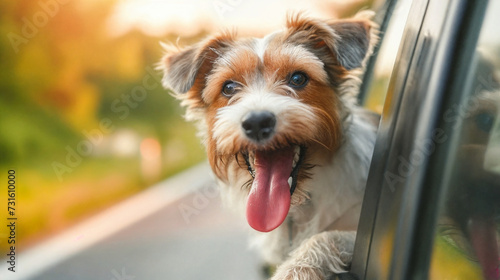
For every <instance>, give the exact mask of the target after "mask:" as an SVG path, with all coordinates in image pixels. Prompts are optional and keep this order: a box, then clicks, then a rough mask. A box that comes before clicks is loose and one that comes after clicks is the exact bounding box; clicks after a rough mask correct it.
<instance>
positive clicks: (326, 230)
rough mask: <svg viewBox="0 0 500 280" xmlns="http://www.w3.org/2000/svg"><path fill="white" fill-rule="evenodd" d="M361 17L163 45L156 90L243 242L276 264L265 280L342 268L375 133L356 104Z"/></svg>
mask: <svg viewBox="0 0 500 280" xmlns="http://www.w3.org/2000/svg"><path fill="white" fill-rule="evenodd" d="M371 15H372V13H371V12H368V11H366V12H361V13H359V14H358V15H357V16H355V17H354V18H351V19H343V20H336V21H332V22H326V21H322V20H316V19H311V18H307V17H304V16H302V15H301V14H298V15H294V16H290V17H289V18H288V21H287V24H286V27H285V28H284V29H283V30H280V31H277V32H274V33H272V34H269V35H267V36H265V37H264V38H244V39H238V38H236V35H235V34H234V33H230V32H223V33H221V34H219V35H217V36H213V37H209V38H208V39H206V40H204V41H202V42H200V43H198V44H196V45H194V46H191V47H187V48H185V49H178V48H176V47H169V46H165V47H166V48H167V54H166V55H165V56H164V57H163V59H162V61H161V65H160V68H161V69H162V70H163V71H164V78H163V82H164V86H165V87H166V88H169V89H172V90H173V91H174V92H175V96H176V97H178V98H179V99H181V100H182V105H184V106H186V107H187V113H186V118H187V119H188V120H192V121H195V122H196V123H197V124H198V125H199V131H200V136H201V138H202V139H203V141H204V144H205V145H206V149H207V154H208V159H209V162H210V165H211V167H212V170H213V172H214V174H215V176H216V178H217V181H218V183H219V185H220V188H221V191H222V192H223V194H224V198H225V201H226V202H227V204H228V205H229V206H231V207H233V208H235V209H237V210H239V211H241V213H242V214H243V215H244V214H245V210H246V216H247V220H248V222H249V224H250V225H251V226H252V227H254V228H255V229H257V230H258V231H254V237H253V240H252V243H253V244H254V245H255V246H256V247H258V248H259V249H260V252H261V253H262V256H263V258H264V259H265V260H266V261H267V262H269V263H270V264H275V265H279V267H278V269H277V272H276V274H275V275H274V277H273V279H300V280H307V279H328V278H329V277H330V276H331V275H333V274H335V273H341V272H345V271H346V270H347V269H348V267H349V264H350V261H351V256H352V251H353V247H354V239H355V230H356V228H357V223H358V219H359V214H360V207H361V202H362V198H363V192H364V185H365V181H366V178H367V174H368V168H369V163H370V160H371V155H372V150H373V146H374V142H375V134H376V125H377V116H375V115H373V114H370V113H368V112H366V111H364V110H362V109H360V108H359V107H357V106H356V104H355V97H356V95H357V91H358V86H359V83H360V79H359V74H360V72H361V69H362V67H363V65H364V62H365V60H366V58H367V57H368V56H369V54H370V53H371V49H372V47H373V45H374V43H375V41H376V35H374V34H375V33H376V30H375V29H376V28H375V26H374V24H373V23H372V22H371V21H370V20H369V18H370V17H371ZM263 112H264V113H263ZM262 115H265V116H264V117H262ZM256 116H257V117H256ZM256 118H257V119H259V118H266V119H265V121H261V122H259V121H258V120H257V121H256V120H255V119H256ZM248 119H251V122H250V123H251V124H255V123H257V128H255V127H252V125H248ZM245 123H246V124H245ZM291 158H293V163H292V159H291ZM281 159H283V160H281ZM259 172H260V173H261V174H259ZM286 172H290V175H288V173H286ZM293 172H295V175H292V174H293ZM264 173H265V174H264ZM268 173H270V174H268ZM285 173H286V177H287V178H288V176H290V178H291V179H289V180H288V182H287V181H286V180H285V182H287V184H288V185H286V190H287V191H288V192H291V191H290V189H291V188H292V185H295V186H296V188H295V190H294V191H293V193H292V194H291V196H290V194H288V195H287V194H286V192H285V191H284V189H285V187H284V183H283V174H285ZM263 174H264V175H263ZM276 178H278V179H276ZM273 180H274V181H273ZM287 204H288V205H287ZM273 211H276V212H273Z"/></svg>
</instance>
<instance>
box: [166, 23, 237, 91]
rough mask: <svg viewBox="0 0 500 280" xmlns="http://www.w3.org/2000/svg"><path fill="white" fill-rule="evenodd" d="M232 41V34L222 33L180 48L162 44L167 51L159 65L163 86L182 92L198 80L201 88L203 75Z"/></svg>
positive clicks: (210, 68)
mask: <svg viewBox="0 0 500 280" xmlns="http://www.w3.org/2000/svg"><path fill="white" fill-rule="evenodd" d="M233 41H234V34H232V33H223V34H221V35H219V36H214V37H210V38H208V39H206V40H204V41H202V42H200V43H198V44H196V45H193V46H191V47H187V48H185V49H182V50H179V49H178V48H176V47H171V46H167V45H163V47H164V48H165V49H166V51H167V54H166V55H165V56H164V57H163V58H162V60H161V62H160V66H159V68H160V69H162V70H163V79H162V82H163V86H164V87H165V88H170V89H172V90H173V91H174V92H175V93H178V94H182V93H186V92H188V91H189V90H190V89H191V88H193V86H194V85H195V83H196V82H197V81H198V80H199V82H200V83H201V84H200V87H201V88H203V87H204V83H205V79H204V78H203V77H204V76H206V75H207V74H208V73H209V72H210V71H211V70H212V66H213V63H214V61H215V60H216V59H217V58H218V57H219V56H220V55H222V53H223V52H224V50H225V49H227V48H228V46H229V45H230V44H231V42H233ZM199 78H201V79H199ZM201 88H200V89H201Z"/></svg>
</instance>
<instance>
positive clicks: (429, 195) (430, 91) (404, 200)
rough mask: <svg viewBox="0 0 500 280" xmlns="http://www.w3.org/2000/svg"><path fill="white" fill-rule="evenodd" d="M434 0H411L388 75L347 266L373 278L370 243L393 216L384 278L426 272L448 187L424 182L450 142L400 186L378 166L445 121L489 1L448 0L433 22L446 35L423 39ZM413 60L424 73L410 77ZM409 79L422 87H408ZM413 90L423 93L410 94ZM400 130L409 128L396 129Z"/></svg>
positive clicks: (390, 166)
mask: <svg viewBox="0 0 500 280" xmlns="http://www.w3.org/2000/svg"><path fill="white" fill-rule="evenodd" d="M433 1H440V0H429V1H413V3H412V7H411V10H410V11H411V12H410V16H409V19H408V21H407V25H406V27H405V31H404V35H403V39H402V43H401V47H400V50H399V53H398V59H397V61H396V64H395V67H394V70H393V74H392V76H391V81H390V84H389V89H388V93H387V97H386V102H385V104H384V109H383V114H382V120H381V123H380V126H379V131H378V134H377V141H376V145H375V151H374V155H373V160H372V164H371V167H370V172H369V176H368V182H367V186H366V191H365V197H364V201H363V206H362V211H361V218H360V222H359V226H358V234H357V238H356V244H355V251H354V258H353V263H352V268H351V272H352V273H354V274H355V275H357V276H358V278H360V279H378V276H379V274H378V273H377V269H380V268H377V267H376V265H374V263H375V262H374V261H373V260H374V259H375V258H377V252H376V250H374V249H373V248H375V246H379V245H380V244H377V243H379V241H378V240H377V238H374V235H379V236H380V235H381V234H384V233H383V228H382V225H384V224H387V223H392V224H394V228H395V229H394V236H393V238H394V239H393V240H394V244H393V247H392V251H391V252H390V259H391V261H390V265H389V267H388V269H389V272H388V274H387V275H388V276H389V279H426V278H427V273H428V270H429V261H430V254H431V252H432V244H433V238H434V233H435V226H436V220H437V216H438V210H439V209H438V205H439V203H440V202H442V200H443V199H444V194H445V192H446V189H445V184H444V182H439V181H436V180H433V183H432V184H430V183H429V182H430V181H432V179H435V177H436V176H435V174H436V172H438V170H440V169H445V168H446V162H445V161H444V158H445V156H446V154H447V152H448V150H449V149H451V146H452V145H450V144H452V143H445V144H444V145H440V146H439V147H436V150H435V152H433V153H430V154H429V155H426V156H425V159H423V162H422V164H420V166H419V167H418V168H417V169H416V170H415V172H413V173H412V174H411V175H409V176H406V177H405V178H404V181H403V182H399V184H398V185H397V186H392V188H393V187H397V188H400V190H401V191H399V192H391V191H388V188H390V187H391V186H388V184H387V182H385V181H386V180H385V178H384V174H388V173H387V172H390V171H391V170H392V171H395V170H394V167H397V162H395V157H394V155H403V156H409V155H410V154H411V153H412V152H413V151H414V150H415V147H414V145H413V146H412V145H408V143H402V142H404V141H408V139H428V138H429V137H432V135H431V133H432V132H433V131H436V129H443V131H444V133H446V128H447V127H446V126H445V125H446V124H445V123H443V119H442V112H445V110H447V108H449V106H451V104H453V103H454V102H456V100H457V98H460V96H457V95H459V94H461V91H460V90H457V89H460V87H461V86H462V87H463V83H465V82H466V79H465V78H463V79H462V78H460V77H465V76H464V75H466V73H465V72H467V71H466V69H463V68H464V67H459V66H460V65H466V63H467V61H470V60H472V59H473V58H472V56H473V49H474V47H475V43H476V42H477V37H478V35H479V30H480V27H481V23H482V20H483V18H484V12H485V10H486V6H487V3H488V1H477V2H476V1H475V2H474V3H472V1H449V2H448V13H447V14H446V18H445V19H443V21H442V26H440V27H439V28H442V30H443V31H445V32H444V34H445V35H446V36H444V37H440V38H438V39H439V40H436V39H434V41H432V40H431V42H429V39H426V32H427V31H426V30H425V28H426V21H425V19H426V16H429V15H428V13H429V11H428V8H429V5H430V4H431V3H432V2H433ZM427 24H428V23H427ZM436 28H437V27H436ZM474 38H475V39H474ZM431 39H432V38H431ZM426 40H427V41H426ZM464 42H465V43H464ZM429 55H430V57H429ZM456 58H459V59H456ZM422 59H423V60H424V61H422ZM419 63H423V64H424V65H419ZM415 67H417V68H418V67H420V69H417V70H419V71H427V73H423V75H424V76H420V77H417V78H416V79H415V77H414V76H412V69H415ZM413 71H415V70H413ZM457 77H458V79H457ZM453 78H455V79H453ZM409 79H411V80H409ZM414 83H417V85H414ZM422 83H424V84H422ZM412 87H413V89H415V88H417V89H421V90H417V91H415V90H413V91H412V90H411V89H412ZM424 89H427V90H424ZM412 94H413V95H416V94H419V95H423V96H411V95H412ZM405 106H406V108H407V107H408V106H415V107H418V110H417V111H419V112H426V113H427V116H423V117H422V116H418V115H408V114H405V110H406V109H405ZM402 134H407V135H411V136H410V137H402V136H401V135H402ZM390 201H397V202H399V203H400V207H399V212H398V213H397V214H395V215H393V216H392V217H391V218H390V219H391V220H390V221H384V219H386V217H383V216H382V214H383V213H384V209H386V208H387V205H386V204H384V202H390ZM371 260H372V262H371Z"/></svg>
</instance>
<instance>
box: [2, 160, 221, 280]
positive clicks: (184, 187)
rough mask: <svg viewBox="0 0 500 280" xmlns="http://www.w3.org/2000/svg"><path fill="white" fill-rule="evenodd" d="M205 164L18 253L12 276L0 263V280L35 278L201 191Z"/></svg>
mask: <svg viewBox="0 0 500 280" xmlns="http://www.w3.org/2000/svg"><path fill="white" fill-rule="evenodd" d="M210 174H211V171H210V167H209V165H208V163H202V164H199V165H197V166H194V167H192V168H190V169H188V170H186V171H184V172H182V173H180V174H178V175H175V176H173V177H171V178H169V179H167V180H165V181H163V182H160V183H158V184H156V185H154V186H152V187H150V188H148V189H147V190H145V191H143V192H141V193H139V194H137V195H135V196H133V197H131V198H129V199H127V200H125V201H123V202H120V203H119V204H117V205H114V206H112V207H111V208H109V209H107V210H105V211H103V212H102V213H100V214H98V215H96V216H94V217H91V218H89V219H88V220H86V221H84V222H82V223H80V224H77V225H75V226H73V227H72V228H70V229H68V230H66V231H64V232H62V233H61V234H58V235H56V236H54V237H52V238H50V239H48V240H47V241H44V242H43V243H41V244H38V245H36V246H34V247H33V248H30V249H27V250H26V251H21V252H19V256H18V258H17V259H18V260H19V262H18V265H17V264H16V272H15V273H13V272H10V271H8V270H7V267H8V266H7V263H6V259H5V258H3V257H2V259H1V260H0V261H1V263H0V279H5V280H7V279H12V280H14V279H15V280H23V279H29V278H30V277H33V276H37V275H39V274H40V273H41V272H43V271H45V270H47V269H49V268H51V267H53V266H54V265H57V264H58V263H60V262H62V261H64V260H66V259H68V258H69V257H71V256H73V255H75V254H77V253H79V252H81V251H83V250H85V249H87V248H89V247H91V246H92V245H94V244H96V243H98V242H99V241H101V240H103V239H105V238H107V237H109V236H111V235H113V234H115V233H117V232H119V231H120V230H122V229H124V228H126V227H127V226H130V225H132V224H134V223H136V222H138V221H140V220H141V219H143V218H145V217H147V216H149V215H152V214H154V213H156V212H157V211H159V210H161V209H162V208H163V207H165V206H167V205H169V204H171V203H173V202H175V201H177V200H179V199H180V198H182V197H184V196H186V195H188V194H190V193H193V192H194V191H196V190H198V189H200V188H202V187H204V186H206V185H207V183H208V182H210V181H211V180H213V179H212V177H211V175H210Z"/></svg>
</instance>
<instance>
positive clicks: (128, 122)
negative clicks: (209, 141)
mask: <svg viewBox="0 0 500 280" xmlns="http://www.w3.org/2000/svg"><path fill="white" fill-rule="evenodd" d="M115 2H116V1H68V0H65V1H62V0H60V2H57V1H56V0H19V1H2V2H1V3H0V34H1V36H0V68H1V69H2V70H1V72H0V167H1V168H0V171H1V172H2V173H3V174H2V176H1V178H4V177H5V178H6V175H5V174H7V170H8V169H15V170H16V173H17V182H18V183H17V195H18V196H17V202H18V203H17V205H18V209H17V215H18V218H19V221H20V223H19V224H20V225H21V226H19V227H18V239H19V240H18V241H20V242H21V244H23V243H27V242H28V241H29V240H36V239H37V238H38V237H40V236H45V235H47V234H50V233H53V232H55V231H58V230H60V229H62V228H64V227H66V226H68V225H70V224H72V223H75V221H77V220H79V219H82V218H83V217H85V216H88V215H89V214H91V213H94V212H96V211H98V210H99V209H102V208H104V207H106V206H109V205H110V204H112V203H114V202H116V201H118V200H120V199H123V198H125V197H127V196H129V195H131V194H133V193H135V192H138V191H140V190H141V189H144V188H145V187H147V186H149V185H151V184H152V183H154V182H156V181H158V180H160V179H162V178H165V177H167V176H168V175H171V174H173V173H175V172H178V171H180V170H181V169H183V168H186V167H187V166H190V165H192V164H194V163H196V162H199V161H201V160H203V159H204V152H203V149H202V147H201V145H200V144H199V140H198V139H196V138H195V137H194V135H195V132H194V128H193V127H192V125H190V124H186V123H185V122H184V120H182V117H181V115H182V112H183V110H182V109H181V108H180V106H179V104H178V102H177V101H176V100H175V99H174V98H173V97H172V96H170V95H169V94H168V93H167V92H166V91H165V90H164V89H162V87H161V85H160V83H159V79H160V73H159V72H158V71H156V70H154V69H155V65H156V63H157V62H158V61H159V59H160V57H161V54H162V49H161V47H160V45H159V41H169V40H172V41H175V39H176V38H177V35H171V36H165V37H162V38H154V37H148V36H146V35H144V34H143V33H140V32H138V31H132V32H129V33H127V34H125V35H122V36H119V37H116V36H112V35H111V34H110V32H109V31H108V29H107V20H108V17H109V15H110V13H111V12H112V9H113V7H114V5H115ZM200 36H201V35H200ZM195 39H196V38H195ZM145 79H147V83H146V82H145ZM146 87H147V88H148V89H145V88H146ZM138 88H141V91H140V92H137V94H139V93H141V94H142V95H140V96H141V98H140V100H139V101H138V100H134V99H132V100H130V96H131V95H132V94H134V92H135V91H137V90H138ZM144 89H145V90H144ZM144 92H145V93H144ZM127 98H128V99H127ZM103 120H105V121H107V122H108V123H110V124H111V126H112V129H110V130H102V129H100V124H101V122H102V121H103ZM96 130H99V131H100V133H101V135H102V139H108V138H112V137H113V136H114V135H115V134H116V133H117V132H119V131H122V130H126V131H132V132H133V134H134V135H135V137H137V138H139V140H140V139H145V138H152V139H156V140H157V141H158V143H160V145H161V147H162V155H161V162H162V164H161V170H160V174H159V176H157V177H156V178H154V179H153V180H148V179H147V178H145V177H144V174H142V173H141V166H140V164H141V162H140V161H141V158H140V154H139V153H138V152H137V153H135V154H132V155H128V156H125V157H123V156H118V155H116V154H113V153H106V152H105V153H101V154H99V153H89V155H83V156H82V157H81V158H82V159H81V162H80V163H78V164H77V165H75V166H68V162H67V158H68V147H69V148H70V149H73V150H76V149H77V148H78V147H79V146H78V145H79V144H81V143H82V141H88V139H87V136H86V135H85V133H86V132H91V131H96ZM103 141H104V140H103ZM136 145H137V147H135V148H136V149H137V150H138V149H139V147H138V144H136ZM54 162H57V163H61V164H63V165H65V166H67V167H68V169H67V170H66V171H67V172H64V173H63V174H62V175H61V176H59V177H58V174H57V172H56V170H55V168H54V166H53V163H54ZM68 170H69V171H68ZM4 175H5V176H4ZM0 199H1V201H2V202H0V205H6V199H7V197H6V192H3V191H2V193H1V194H0ZM6 214H7V213H6V211H4V210H2V211H0V218H1V219H2V220H4V217H5V215H6ZM5 238H6V236H4V235H2V234H0V249H4V248H5V247H6V246H7V242H6V240H5ZM28 243H29V242H28Z"/></svg>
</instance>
